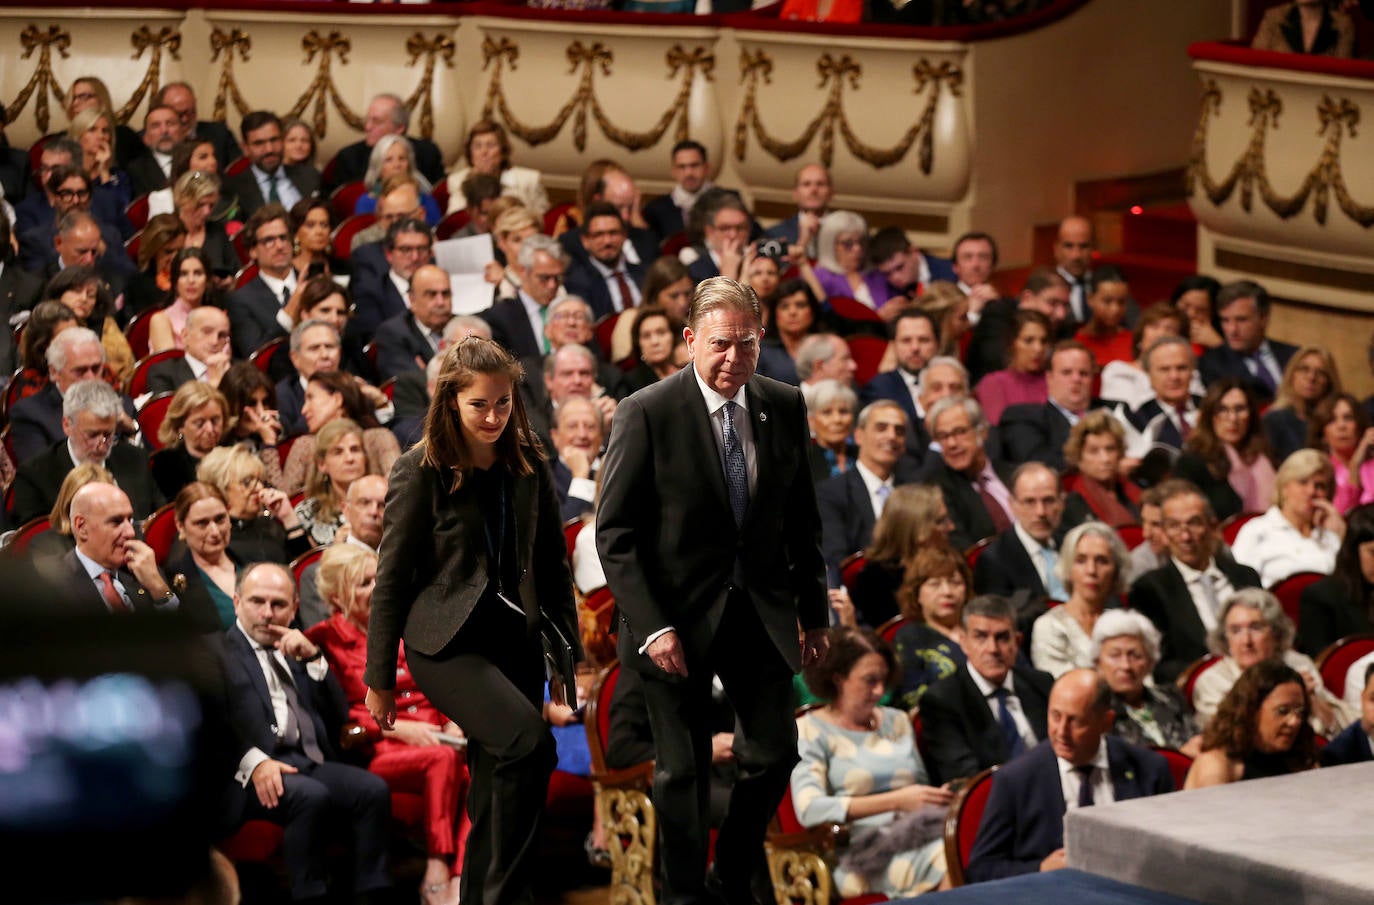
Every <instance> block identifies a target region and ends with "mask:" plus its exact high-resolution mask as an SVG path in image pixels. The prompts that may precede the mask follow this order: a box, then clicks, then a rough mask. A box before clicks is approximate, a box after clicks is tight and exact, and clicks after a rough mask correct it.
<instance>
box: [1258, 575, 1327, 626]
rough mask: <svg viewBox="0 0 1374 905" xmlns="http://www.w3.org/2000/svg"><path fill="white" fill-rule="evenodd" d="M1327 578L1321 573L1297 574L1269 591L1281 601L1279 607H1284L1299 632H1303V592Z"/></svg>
mask: <svg viewBox="0 0 1374 905" xmlns="http://www.w3.org/2000/svg"><path fill="white" fill-rule="evenodd" d="M1325 577H1326V576H1325V575H1323V574H1322V573H1320V572H1296V573H1294V574H1292V575H1289V576H1288V577H1287V578H1285V579H1283V581H1280V582H1279V583H1278V584H1276V585H1274V586H1273V587H1272V588H1270V589H1269V590H1270V591H1272V592H1273V594H1274V596H1275V597H1277V598H1278V599H1279V605H1280V606H1282V607H1283V612H1284V613H1285V614H1286V615H1287V616H1288V618H1289V619H1292V620H1293V626H1294V627H1295V628H1297V629H1298V631H1299V632H1301V631H1302V626H1300V625H1298V613H1299V612H1300V611H1301V602H1302V592H1303V591H1305V590H1307V588H1308V587H1309V586H1310V585H1313V584H1316V583H1317V582H1319V581H1321V580H1322V579H1323V578H1325Z"/></svg>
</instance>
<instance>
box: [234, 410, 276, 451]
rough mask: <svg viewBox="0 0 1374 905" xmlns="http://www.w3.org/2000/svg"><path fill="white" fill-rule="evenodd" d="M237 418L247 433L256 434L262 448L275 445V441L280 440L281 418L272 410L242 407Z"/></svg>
mask: <svg viewBox="0 0 1374 905" xmlns="http://www.w3.org/2000/svg"><path fill="white" fill-rule="evenodd" d="M239 418H240V419H241V420H242V421H243V426H244V427H246V428H247V429H248V433H250V434H257V436H258V439H260V440H262V445H263V446H276V445H277V440H278V439H280V438H281V416H280V415H279V414H277V413H276V412H275V411H274V410H272V409H259V408H258V407H257V406H253V405H249V406H245V407H244V409H243V411H242V412H241V413H240V414H239Z"/></svg>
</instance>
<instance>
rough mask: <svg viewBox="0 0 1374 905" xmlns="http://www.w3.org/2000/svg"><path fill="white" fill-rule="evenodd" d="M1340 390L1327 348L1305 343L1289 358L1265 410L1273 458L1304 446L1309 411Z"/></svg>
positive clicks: (1337, 393) (1333, 364)
mask: <svg viewBox="0 0 1374 905" xmlns="http://www.w3.org/2000/svg"><path fill="white" fill-rule="evenodd" d="M1340 394H1341V375H1340V373H1339V372H1338V371H1337V370H1336V359H1335V358H1333V357H1332V355H1331V353H1330V352H1328V351H1327V350H1326V349H1323V348H1321V347H1320V346H1304V347H1303V348H1301V349H1299V350H1298V351H1297V353H1296V354H1294V356H1293V357H1292V358H1290V359H1288V366H1287V367H1285V368H1284V369H1283V381H1282V382H1281V383H1280V384H1279V391H1278V394H1277V395H1276V396H1275V397H1274V404H1273V405H1271V406H1269V410H1268V411H1266V412H1265V413H1264V435H1265V437H1267V438H1268V440H1269V449H1270V451H1271V453H1272V454H1273V456H1274V458H1275V459H1277V460H1278V461H1280V462H1282V461H1283V460H1284V459H1286V458H1288V457H1289V456H1291V455H1292V454H1293V453H1295V452H1297V451H1298V450H1300V449H1302V448H1303V447H1304V446H1307V445H1308V442H1307V432H1308V425H1309V424H1310V423H1311V421H1312V415H1313V414H1314V413H1315V412H1316V411H1317V408H1318V407H1319V406H1320V405H1321V404H1322V403H1323V402H1327V401H1329V400H1331V399H1334V398H1336V397H1337V396H1339V395H1340ZM1346 508H1348V507H1346Z"/></svg>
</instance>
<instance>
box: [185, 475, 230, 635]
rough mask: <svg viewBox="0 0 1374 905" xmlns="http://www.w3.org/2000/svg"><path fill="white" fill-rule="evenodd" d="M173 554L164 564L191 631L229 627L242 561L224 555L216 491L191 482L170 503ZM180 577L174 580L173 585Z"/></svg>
mask: <svg viewBox="0 0 1374 905" xmlns="http://www.w3.org/2000/svg"><path fill="white" fill-rule="evenodd" d="M172 503H173V511H174V513H175V514H176V526H177V538H178V539H179V540H180V541H181V543H182V544H184V548H183V549H182V550H181V552H180V555H179V556H172V557H170V558H169V559H168V560H167V574H168V575H169V576H171V578H172V582H173V584H174V586H176V587H177V588H178V591H177V596H179V597H180V598H181V609H182V612H183V613H185V614H186V616H187V617H188V618H191V619H193V620H194V622H193V623H192V624H193V625H194V626H195V629H196V631H200V632H205V633H207V634H209V633H212V632H213V633H216V634H218V633H219V632H223V631H226V630H227V629H229V628H232V627H233V625H234V586H235V585H236V584H237V583H238V574H239V569H240V568H241V566H242V563H239V562H237V561H235V559H234V556H233V554H232V553H230V552H229V540H230V537H231V533H230V532H231V530H232V529H231V528H230V526H229V510H228V508H226V505H225V500H224V494H222V493H220V491H219V488H217V487H212V486H211V485H209V484H202V483H200V482H198V481H192V482H191V483H189V484H187V485H186V486H185V487H183V488H181V491H180V492H178V493H177V495H176V499H174V500H173V501H172ZM177 579H180V581H177Z"/></svg>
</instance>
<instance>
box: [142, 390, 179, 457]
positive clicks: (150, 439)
mask: <svg viewBox="0 0 1374 905" xmlns="http://www.w3.org/2000/svg"><path fill="white" fill-rule="evenodd" d="M173 395H174V394H172V393H159V394H158V395H156V396H154V397H153V398H152V399H149V400H148V401H147V402H145V403H143V408H141V409H139V410H138V426H139V428H140V429H141V430H142V431H143V442H144V443H146V444H148V448H149V449H151V450H153V451H154V452H156V451H157V450H159V449H162V446H163V444H162V441H161V440H159V439H158V438H157V429H158V428H159V427H161V426H162V420H163V419H164V418H166V417H167V409H168V408H170V407H171V405H172V396H173Z"/></svg>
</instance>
